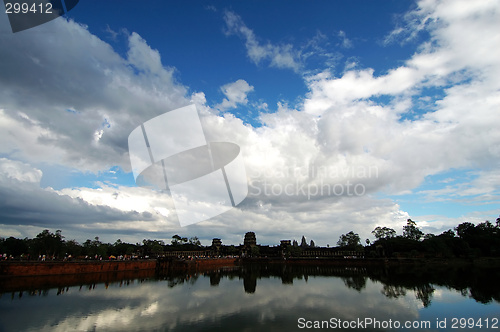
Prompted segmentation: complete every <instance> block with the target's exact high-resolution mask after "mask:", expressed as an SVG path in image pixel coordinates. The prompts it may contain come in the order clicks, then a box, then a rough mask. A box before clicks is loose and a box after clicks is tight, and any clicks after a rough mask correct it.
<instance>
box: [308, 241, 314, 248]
mask: <svg viewBox="0 0 500 332" xmlns="http://www.w3.org/2000/svg"><path fill="white" fill-rule="evenodd" d="M309 247H311V248H315V247H316V243H314V241H313V240H311V243H310V244H309Z"/></svg>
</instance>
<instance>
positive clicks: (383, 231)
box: [372, 226, 396, 240]
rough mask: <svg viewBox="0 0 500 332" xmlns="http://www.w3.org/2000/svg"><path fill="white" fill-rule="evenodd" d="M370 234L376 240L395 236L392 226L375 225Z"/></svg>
mask: <svg viewBox="0 0 500 332" xmlns="http://www.w3.org/2000/svg"><path fill="white" fill-rule="evenodd" d="M372 234H373V235H374V236H375V238H377V240H380V239H390V238H393V237H395V236H396V231H395V230H394V229H392V228H389V227H385V226H384V227H380V226H377V227H375V229H374V230H373V231H372Z"/></svg>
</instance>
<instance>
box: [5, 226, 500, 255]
mask: <svg viewBox="0 0 500 332" xmlns="http://www.w3.org/2000/svg"><path fill="white" fill-rule="evenodd" d="M371 233H372V234H373V236H374V237H375V240H374V241H373V242H372V241H370V240H369V239H366V240H365V243H364V245H363V244H362V243H361V238H360V236H359V234H357V233H354V232H353V231H350V232H348V233H346V234H342V235H340V237H339V240H338V241H337V247H338V248H340V249H342V250H352V251H363V252H364V253H365V256H366V257H401V256H403V257H422V256H431V257H479V256H500V217H499V218H497V219H496V223H495V224H493V223H491V222H490V221H485V222H482V223H479V224H477V225H475V224H473V223H470V222H464V223H461V224H459V225H457V226H456V227H454V228H453V229H449V230H447V231H444V232H443V233H441V234H439V235H434V234H431V233H429V234H424V233H423V232H422V230H421V229H420V228H419V227H418V226H417V223H416V222H415V221H413V220H411V219H408V220H407V223H406V225H405V226H403V229H402V233H401V235H398V234H397V232H396V230H394V229H392V228H390V227H385V226H377V227H376V228H375V229H374V230H373V231H372V232H371ZM315 247H317V246H316V245H315V243H314V241H313V240H311V241H310V242H309V243H307V241H306V239H305V236H302V240H301V243H300V245H299V243H298V242H297V241H296V240H293V242H292V244H291V245H290V246H289V248H288V251H290V253H291V256H300V255H301V252H302V251H303V250H306V249H307V248H315ZM327 247H329V245H327ZM205 248H206V247H204V246H202V245H201V243H200V240H199V239H198V238H197V237H196V236H194V237H191V238H187V237H181V236H179V235H177V234H176V235H174V236H172V240H171V241H170V244H166V243H165V242H164V241H162V240H151V239H144V240H143V241H142V243H135V244H132V243H126V242H123V241H122V240H120V239H118V240H116V241H115V242H114V243H104V242H102V241H100V240H99V237H97V236H96V237H95V238H94V239H93V240H90V239H88V240H86V241H85V242H83V243H82V244H80V243H78V242H77V241H76V240H65V238H64V236H63V235H62V232H61V230H56V231H55V233H52V232H51V231H49V230H47V229H46V230H43V231H42V232H41V233H39V234H38V235H37V236H36V237H35V238H32V239H29V238H24V239H17V238H14V237H9V238H0V258H2V259H31V260H36V259H41V258H42V257H44V258H45V259H46V260H49V259H58V260H60V259H72V258H87V259H101V258H102V259H108V258H109V257H113V258H143V257H157V256H161V255H162V254H163V253H165V252H169V251H194V250H203V249H205ZM224 248H225V250H224V252H225V253H229V254H238V250H237V248H236V247H235V246H234V245H231V246H224ZM256 254H258V253H256Z"/></svg>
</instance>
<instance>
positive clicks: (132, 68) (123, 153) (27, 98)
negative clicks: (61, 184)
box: [0, 19, 189, 172]
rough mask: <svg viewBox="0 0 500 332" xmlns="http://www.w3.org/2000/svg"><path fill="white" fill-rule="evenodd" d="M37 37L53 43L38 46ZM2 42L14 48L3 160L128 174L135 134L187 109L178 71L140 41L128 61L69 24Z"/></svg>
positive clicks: (5, 72)
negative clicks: (156, 120)
mask: <svg viewBox="0 0 500 332" xmlns="http://www.w3.org/2000/svg"><path fill="white" fill-rule="evenodd" d="M46 26H47V27H46ZM38 29H48V30H49V32H50V33H48V32H47V35H48V36H51V34H52V35H53V36H54V38H49V40H48V42H47V40H46V39H45V38H39V37H40V33H39V32H38ZM53 30H54V31H53ZM55 31H57V33H56V32H55ZM55 36H57V37H55ZM42 39H43V40H42ZM0 40H1V43H2V44H3V45H9V47H2V49H1V50H0V63H1V65H0V66H1V67H0V68H1V71H2V75H1V76H0V100H2V102H1V104H0V111H1V113H0V116H1V118H2V121H1V122H0V125H1V126H2V127H3V128H2V129H6V130H5V131H4V132H5V135H3V137H2V144H0V153H2V154H10V155H12V156H16V157H17V158H18V159H22V160H26V161H36V162H40V161H45V162H49V163H51V162H54V163H59V164H63V165H66V166H69V167H77V168H78V169H81V170H90V171H94V172H96V171H98V170H101V169H106V168H109V167H110V166H113V165H119V166H121V167H122V168H124V169H129V168H130V166H129V165H130V163H129V161H128V154H127V150H128V149H127V137H128V134H129V133H130V132H131V131H132V129H134V128H135V127H136V126H137V125H139V124H140V123H142V122H144V121H146V120H148V119H150V118H152V117H154V116H156V115H159V114H162V113H164V112H166V111H169V110H172V109H175V108H178V107H181V106H185V105H187V104H188V103H189V99H188V97H187V96H186V88H185V87H184V86H182V85H180V84H178V83H177V82H176V81H175V78H174V70H173V69H171V68H167V67H164V66H162V64H161V59H160V55H159V53H158V51H156V50H153V49H151V48H150V47H149V46H148V45H147V44H146V42H145V41H144V39H142V38H141V37H140V36H139V35H138V34H137V33H132V34H131V35H130V36H129V40H128V53H127V59H124V58H122V57H121V56H120V55H118V54H117V53H116V52H115V51H114V50H113V49H112V47H111V46H110V45H109V44H107V43H105V42H103V41H102V40H100V39H99V38H97V37H96V36H94V35H92V34H91V33H89V31H88V30H87V28H86V27H85V26H82V25H80V24H78V23H75V22H73V21H65V20H64V19H58V20H54V21H52V22H50V23H48V24H46V25H43V26H40V28H35V29H30V30H27V31H26V32H23V33H22V34H15V35H14V34H1V35H0ZM89 55H91V56H89ZM34 78H36V79H34ZM91 143H92V144H91Z"/></svg>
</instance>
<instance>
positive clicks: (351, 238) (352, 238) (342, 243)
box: [337, 231, 361, 250]
mask: <svg viewBox="0 0 500 332" xmlns="http://www.w3.org/2000/svg"><path fill="white" fill-rule="evenodd" d="M337 245H338V246H339V247H342V248H344V249H350V250H357V249H360V247H361V239H360V237H359V235H358V234H356V233H354V232H353V231H350V232H349V233H347V234H342V235H341V236H340V238H339V240H338V242H337Z"/></svg>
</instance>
